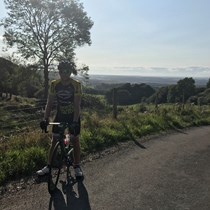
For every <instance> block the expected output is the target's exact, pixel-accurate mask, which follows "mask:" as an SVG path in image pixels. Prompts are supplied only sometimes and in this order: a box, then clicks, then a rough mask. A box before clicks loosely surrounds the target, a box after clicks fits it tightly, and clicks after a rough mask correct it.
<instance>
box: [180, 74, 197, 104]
mask: <svg viewBox="0 0 210 210" xmlns="http://www.w3.org/2000/svg"><path fill="white" fill-rule="evenodd" d="M177 90H178V93H179V95H180V102H183V103H185V102H186V101H187V99H188V98H189V97H190V96H193V95H194V93H195V80H194V79H193V78H192V77H185V78H184V79H182V80H179V81H178V82H177Z"/></svg>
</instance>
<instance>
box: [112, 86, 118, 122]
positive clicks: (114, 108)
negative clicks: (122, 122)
mask: <svg viewBox="0 0 210 210" xmlns="http://www.w3.org/2000/svg"><path fill="white" fill-rule="evenodd" d="M112 101H113V118H114V119H117V89H116V88H114V89H113V95H112Z"/></svg>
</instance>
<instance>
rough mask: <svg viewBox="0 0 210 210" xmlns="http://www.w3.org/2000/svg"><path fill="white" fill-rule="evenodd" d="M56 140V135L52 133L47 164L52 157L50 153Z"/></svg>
mask: <svg viewBox="0 0 210 210" xmlns="http://www.w3.org/2000/svg"><path fill="white" fill-rule="evenodd" d="M57 141H58V136H57V135H56V134H54V135H52V141H51V146H50V150H49V154H48V165H50V160H51V159H52V153H53V150H54V148H55V145H56V143H57Z"/></svg>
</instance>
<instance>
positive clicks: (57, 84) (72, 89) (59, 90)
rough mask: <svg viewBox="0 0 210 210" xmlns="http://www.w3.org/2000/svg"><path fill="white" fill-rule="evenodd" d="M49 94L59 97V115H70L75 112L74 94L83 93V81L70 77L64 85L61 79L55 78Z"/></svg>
mask: <svg viewBox="0 0 210 210" xmlns="http://www.w3.org/2000/svg"><path fill="white" fill-rule="evenodd" d="M49 94H50V95H54V96H55V97H56V99H57V115H70V114H72V113H73V112H74V96H75V95H81V94H82V92H81V83H80V82H79V81H77V80H74V79H72V78H69V83H68V84H67V85H63V84H62V82H61V79H58V80H53V81H52V82H51V85H50V89H49Z"/></svg>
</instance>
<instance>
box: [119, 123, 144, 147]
mask: <svg viewBox="0 0 210 210" xmlns="http://www.w3.org/2000/svg"><path fill="white" fill-rule="evenodd" d="M122 126H123V127H124V129H125V130H126V132H127V134H128V136H129V138H130V139H131V140H132V141H133V142H134V143H135V144H136V145H137V146H138V147H140V148H142V149H146V147H145V146H144V145H143V144H141V143H139V142H138V141H137V140H136V139H135V137H134V136H133V134H132V132H131V131H130V130H129V128H128V126H127V125H126V124H125V123H122Z"/></svg>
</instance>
